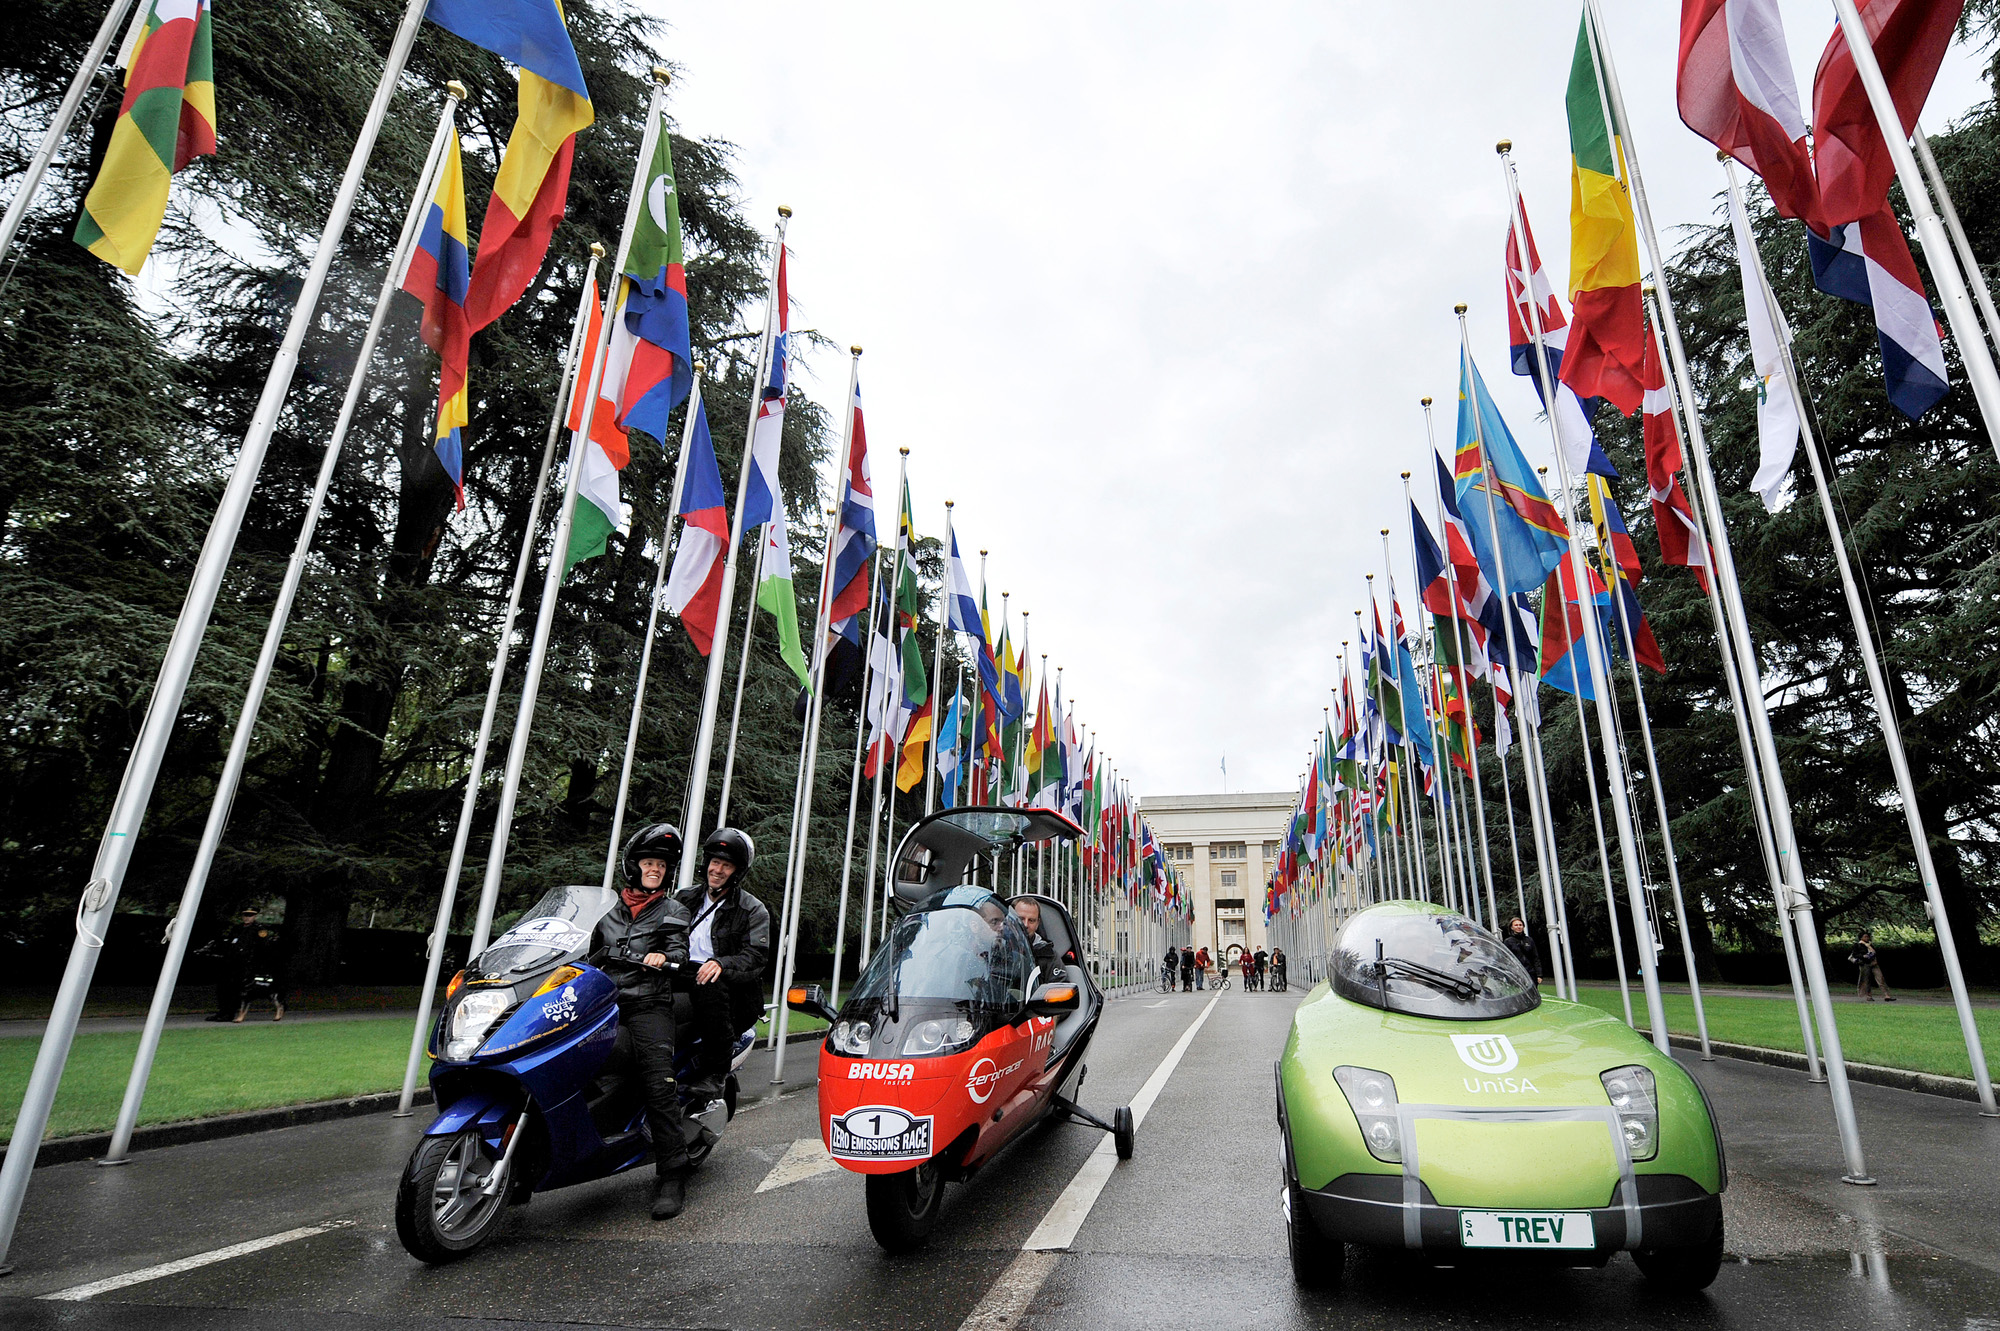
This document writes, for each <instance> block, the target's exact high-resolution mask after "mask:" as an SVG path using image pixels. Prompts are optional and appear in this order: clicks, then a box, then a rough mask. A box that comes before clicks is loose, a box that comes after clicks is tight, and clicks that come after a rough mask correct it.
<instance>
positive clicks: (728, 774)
mask: <svg viewBox="0 0 2000 1331" xmlns="http://www.w3.org/2000/svg"><path fill="white" fill-rule="evenodd" d="M753 414H754V407H753ZM744 456H745V457H746V458H747V457H749V454H747V453H746V454H744ZM773 502H774V503H775V502H776V500H775V499H774V500H773ZM764 525H765V526H766V527H768V526H770V525H771V524H770V523H768V522H767V523H765V524H764ZM768 544H770V543H769V542H768V541H765V540H763V539H761V538H760V539H759V540H758V542H757V567H756V568H755V569H753V570H751V574H750V603H749V604H748V605H747V606H745V607H744V609H743V650H742V652H741V653H739V654H738V656H737V658H736V701H735V702H734V703H732V704H730V707H729V742H728V743H726V744H724V745H723V747H722V791H721V793H720V794H719V795H718V796H717V797H716V803H715V825H716V826H717V827H721V826H722V825H723V824H725V823H727V822H728V821H729V791H730V787H731V786H732V785H733V784H734V782H735V779H736V733H737V730H738V729H739V728H740V727H741V725H742V723H743V683H744V681H745V680H747V679H748V678H749V677H750V639H751V638H753V637H755V636H756V632H757V592H758V589H759V588H761V587H762V586H763V585H764V547H765V546H766V545H768Z"/></svg>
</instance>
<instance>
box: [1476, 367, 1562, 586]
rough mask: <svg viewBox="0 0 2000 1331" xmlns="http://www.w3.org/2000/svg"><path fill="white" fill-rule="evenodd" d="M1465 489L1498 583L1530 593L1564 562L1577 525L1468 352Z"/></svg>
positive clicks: (1484, 559)
mask: <svg viewBox="0 0 2000 1331" xmlns="http://www.w3.org/2000/svg"><path fill="white" fill-rule="evenodd" d="M1468 459H1469V461H1468ZM1482 462H1483V465H1482ZM1489 473H1490V480H1491V483H1492V485H1493V486H1494V492H1493V501H1494V502H1493V503H1492V504H1491V505H1489V504H1488V503H1487V496H1486V490H1487V486H1488V482H1489ZM1457 495H1458V508H1459V513H1460V515H1461V516H1462V517H1463V518H1464V520H1465V524H1466V526H1467V528H1468V529H1470V531H1471V533H1472V545H1473V549H1474V550H1475V551H1476V552H1477V553H1478V555H1479V562H1480V565H1481V566H1482V567H1483V568H1484V569H1485V570H1486V575H1487V578H1488V579H1489V580H1490V581H1491V582H1492V583H1493V585H1494V586H1495V587H1497V588H1500V589H1501V590H1503V591H1507V592H1525V591H1530V590H1532V589H1533V588H1535V587H1538V586H1540V585H1541V583H1542V580H1543V579H1544V578H1545V577H1547V575H1548V572H1549V570H1550V569H1552V568H1554V567H1555V566H1556V565H1557V564H1558V563H1560V562H1561V560H1562V556H1563V551H1564V550H1565V549H1567V548H1568V543H1569V535H1568V533H1569V526H1568V524H1567V523H1565V522H1564V521H1563V516H1562V513H1561V512H1560V511H1559V510H1558V509H1557V508H1556V506H1555V505H1554V504H1552V503H1550V502H1549V497H1548V495H1547V494H1546V493H1545V492H1544V491H1543V490H1542V485H1541V482H1540V481H1539V480H1538V479H1536V476H1535V470H1534V468H1533V467H1530V466H1529V465H1528V460H1527V459H1526V458H1525V457H1523V456H1522V455H1521V450H1520V447H1519V446H1518V445H1517V444H1515V442H1514V436H1513V434H1512V433H1511V432H1510V431H1509V430H1508V429H1507V423H1506V422H1505V421H1504V420H1502V419H1501V418H1500V410H1499V408H1498V407H1496V406H1494V404H1493V398H1492V395H1491V394H1489V393H1488V392H1487V391H1486V381H1485V379H1484V378H1482V377H1481V376H1480V373H1479V367H1478V366H1477V365H1474V364H1473V363H1472V355H1471V353H1470V352H1468V351H1464V350H1461V351H1460V353H1459V372H1458V483H1457ZM1489 507H1490V509H1491V512H1489V511H1488V510H1489ZM1496 524H1497V529H1496ZM1503 558H1504V562H1505V565H1506V576H1505V577H1502V576H1501V563H1502V561H1503Z"/></svg>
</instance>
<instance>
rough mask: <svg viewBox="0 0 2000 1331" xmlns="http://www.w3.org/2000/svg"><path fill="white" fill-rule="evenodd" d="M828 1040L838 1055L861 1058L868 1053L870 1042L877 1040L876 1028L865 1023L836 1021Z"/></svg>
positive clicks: (828, 1034)
mask: <svg viewBox="0 0 2000 1331" xmlns="http://www.w3.org/2000/svg"><path fill="white" fill-rule="evenodd" d="M826 1038H827V1043H829V1044H831V1045H832V1046H833V1051H834V1052H835V1053H836V1054H848V1055H850V1056H853V1057H855V1058H859V1057H862V1056H863V1055H865V1054H866V1053H867V1052H868V1042H869V1041H870V1040H872V1039H874V1038H875V1027H874V1026H873V1025H871V1024H870V1023H868V1022H865V1021H836V1022H835V1023H833V1029H832V1030H831V1031H830V1032H828V1033H827V1037H826Z"/></svg>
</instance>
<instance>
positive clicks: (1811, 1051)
mask: <svg viewBox="0 0 2000 1331" xmlns="http://www.w3.org/2000/svg"><path fill="white" fill-rule="evenodd" d="M1641 293H1642V295H1643V296H1644V297H1645V298H1646V299H1647V305H1646V327H1647V332H1648V334H1649V335H1650V336H1651V337H1653V338H1655V339H1656V340H1658V341H1659V342H1660V343H1661V344H1662V345H1664V343H1665V339H1664V337H1663V336H1662V334H1661V330H1660V324H1659V310H1658V308H1657V302H1658V292H1657V291H1655V289H1654V287H1653V285H1652V284H1651V283H1647V284H1646V285H1645V286H1644V287H1643V288H1641ZM1662 359H1665V358H1664V357H1662ZM1667 396H1668V400H1669V404H1670V406H1671V407H1672V409H1673V412H1674V423H1675V424H1674V428H1675V429H1676V430H1677V431H1678V430H1679V429H1680V428H1681V426H1680V421H1681V420H1682V418H1683V417H1685V416H1686V415H1687V407H1688V404H1686V403H1684V402H1683V401H1682V400H1681V396H1680V389H1679V385H1678V383H1677V382H1676V381H1675V379H1674V378H1673V377H1672V376H1668V378H1667ZM1680 437H1683V438H1686V437H1691V436H1687V435H1683V436H1680ZM1682 468H1683V471H1684V474H1685V475H1686V477H1687V485H1688V493H1689V494H1691V495H1692V496H1693V497H1694V498H1693V502H1692V503H1691V504H1690V505H1689V507H1688V516H1689V517H1691V518H1693V519H1694V536H1695V540H1696V541H1697V542H1698V543H1699V544H1700V547H1701V549H1702V551H1703V560H1704V562H1703V565H1702V566H1703V567H1704V568H1706V569H1707V570H1708V571H1709V576H1708V578H1707V582H1708V587H1707V593H1708V611H1709V615H1710V617H1711V619H1712V620H1713V622H1714V629H1715V646H1716V650H1717V651H1718V652H1719V653H1720V654H1721V657H1722V677H1723V680H1724V681H1725V682H1726V683H1727V684H1728V686H1729V707H1730V717H1731V719H1732V720H1734V721H1735V722H1736V743H1737V746H1738V748H1740V749H1741V751H1742V754H1743V771H1744V774H1745V776H1746V778H1747V780H1746V782H1745V785H1744V788H1743V789H1744V794H1745V795H1747V796H1748V797H1749V801H1750V814H1751V821H1752V822H1753V823H1754V824H1755V825H1756V828H1757V844H1758V847H1759V848H1760V849H1761V850H1762V852H1763V855H1764V876H1765V879H1766V881H1767V882H1768V883H1769V884H1770V887H1771V906H1772V909H1773V911H1774V912H1775V913H1776V915H1777V920H1778V943H1779V946H1780V947H1781V948H1782V950H1783V951H1784V954H1785V970H1786V972H1787V974H1788V975H1789V977H1790V980H1791V985H1792V999H1793V1002H1794V1004H1795V1006H1796V1007H1797V1009H1798V1018H1799V1039H1800V1042H1801V1047H1802V1048H1803V1049H1804V1050H1805V1051H1806V1079H1807V1080H1808V1081H1815V1082H1820V1081H1825V1080H1826V1074H1825V1073H1824V1072H1822V1071H1821V1070H1820V1062H1819V1038H1818V1036H1817V1034H1816V1033H1815V1032H1814V1029H1813V1019H1812V1011H1811V1008H1810V1006H1809V1005H1808V1000H1807V997H1806V984H1805V977H1804V975H1803V974H1802V973H1801V971H1800V970H1799V954H1798V948H1797V945H1796V943H1795V942H1794V940H1793V938H1792V921H1791V916H1790V914H1789V913H1788V912H1787V911H1786V910H1785V887H1784V875H1783V874H1782V873H1780V872H1779V869H1778V852H1777V847H1776V844H1775V843H1774V842H1773V840H1772V835H1771V815H1770V807H1769V804H1768V803H1767V801H1766V799H1765V785H1764V777H1763V775H1762V773H1760V772H1759V770H1758V759H1757V746H1756V741H1755V740H1754V739H1752V738H1751V734H1750V723H1749V721H1748V719H1747V718H1748V716H1749V712H1748V710H1747V709H1746V708H1745V706H1744V703H1743V685H1742V682H1741V680H1740V678H1739V675H1738V669H1739V667H1738V665H1737V662H1736V647H1735V642H1734V640H1733V639H1732V638H1731V636H1730V631H1729V621H1728V619H1727V617H1726V616H1725V614H1724V613H1723V609H1722V592H1721V587H1722V579H1721V577H1720V575H1719V574H1718V573H1717V572H1716V569H1715V564H1716V562H1717V561H1716V557H1715V553H1714V552H1715V550H1716V545H1715V543H1714V542H1712V541H1710V540H1709V537H1708V520H1707V518H1706V517H1704V516H1703V514H1704V504H1703V500H1702V489H1701V484H1700V477H1699V475H1698V474H1697V472H1696V470H1695V468H1694V466H1693V465H1692V464H1690V463H1688V462H1687V460H1686V459H1685V458H1683V459H1682Z"/></svg>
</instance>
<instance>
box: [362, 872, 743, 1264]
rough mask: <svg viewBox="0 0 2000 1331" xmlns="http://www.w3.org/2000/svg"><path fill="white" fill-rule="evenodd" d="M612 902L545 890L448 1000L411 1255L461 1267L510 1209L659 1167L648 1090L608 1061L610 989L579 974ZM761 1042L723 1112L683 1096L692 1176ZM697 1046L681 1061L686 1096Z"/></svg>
mask: <svg viewBox="0 0 2000 1331" xmlns="http://www.w3.org/2000/svg"><path fill="white" fill-rule="evenodd" d="M615 899H616V895H615V894H614V893H613V892H611V891H610V890H609V889H608V888H601V887H558V888H552V889H550V891H549V893H548V894H547V895H546V896H544V897H543V898H542V900H541V901H540V902H538V903H537V904H536V905H535V907H534V908H533V909H532V910H530V911H528V913H527V914H525V915H523V916H522V917H521V919H520V921H519V922H518V923H517V924H516V925H515V926H514V927H513V928H512V929H510V930H508V931H507V933H505V934H504V935H502V936H501V937H500V938H499V939H497V940H495V941H494V942H493V943H492V944H491V945H490V946H489V947H488V948H487V949H486V950H485V951H484V952H481V953H480V954H479V955H478V956H477V957H474V958H473V959H472V961H471V962H470V963H469V964H468V965H467V966H466V968H465V969H464V970H462V971H460V972H459V973H458V974H457V975H456V976H454V977H453V978H452V981H451V983H450V985H449V987H448V988H447V989H446V990H445V1001H444V1006H443V1010H442V1011H441V1012H440V1013H439V1014H438V1023H437V1026H436V1028H435V1029H433V1030H432V1032H431V1042H430V1052H431V1058H432V1063H431V1077H430V1081H431V1091H432V1094H433V1095H434V1096H435V1098H436V1101H437V1106H438V1110H439V1112H438V1116H437V1118H436V1119H435V1120H434V1121H433V1122H432V1123H431V1125H430V1127H429V1128H427V1129H425V1131H424V1138H423V1140H422V1141H420V1142H418V1143H417V1147H416V1149H415V1150H414V1151H412V1152H411V1153H410V1160H409V1163H408V1164H407V1165H406V1166H404V1169H403V1179H402V1183H401V1185H400V1186H399V1187H398V1188H397V1189H396V1234H397V1236H398V1237H399V1238H401V1239H402V1241H403V1246H404V1247H405V1248H407V1249H408V1250H409V1251H410V1254H411V1255H412V1256H414V1257H417V1258H419V1259H420V1260H422V1261H426V1262H431V1263H442V1262H450V1261H455V1260H457V1259H458V1258H460V1257H463V1256H465V1255H466V1254H467V1253H470V1252H472V1251H473V1250H474V1249H476V1248H478V1247H479V1246H480V1245H481V1244H483V1243H485V1242H486V1241H487V1240H488V1239H490V1238H492V1237H493V1235H494V1234H495V1233H497V1232H498V1231H499V1229H500V1225H501V1222H502V1221H503V1220H504V1219H505V1218H506V1212H507V1207H508V1206H509V1205H510V1204H520V1203H523V1202H526V1201H527V1200H528V1198H529V1197H530V1196H531V1195H533V1194H534V1193H537V1192H548V1191H550V1190H551V1189H554V1188H566V1187H568V1186H570V1185H571V1184H573V1183H587V1182H589V1181H590V1180H592V1179H600V1178H608V1177H609V1176H611V1175H613V1174H619V1173H623V1172H624V1171H625V1170H628V1169H634V1168H637V1167H638V1166H640V1165H643V1164H645V1163H647V1162H648V1161H650V1160H651V1159H652V1158H653V1142H652V1134H651V1133H650V1131H649V1130H648V1128H647V1126H646V1107H645V1095H644V1092H643V1089H642V1088H641V1087H640V1085H639V1083H638V1079H637V1078H636V1077H635V1076H626V1075H621V1074H620V1072H619V1071H618V1070H617V1065H618V1064H622V1063H623V1062H624V1061H625V1060H623V1059H622V1058H620V1059H616V1060H614V1057H613V1055H614V1051H615V1050H616V1049H617V1045H618V990H617V986H616V985H615V984H613V983H612V981H611V978H610V977H609V976H607V975H605V974H604V972H603V971H600V970H598V969H597V968H595V967H593V966H587V965H585V964H584V962H583V957H584V955H585V954H586V953H587V952H588V951H589V949H590V939H591V932H592V930H593V929H595V928H596V925H597V921H598V919H599V918H601V917H602V916H603V914H604V913H605V912H606V911H607V910H609V909H611V903H612V902H613V901H614V900H615ZM681 1001H682V1002H685V999H683V1000H681ZM682 1029H686V1023H685V1021H684V1020H683V1022H682ZM755 1041H756V1036H755V1031H754V1030H751V1031H744V1032H743V1033H742V1034H740V1035H739V1036H738V1037H737V1039H736V1043H735V1046H734V1048H733V1049H732V1051H731V1056H730V1068H729V1077H728V1079H727V1081H726V1083H725V1085H724V1088H723V1093H722V1098H721V1099H719V1100H710V1101H707V1102H706V1103H703V1104H695V1103H692V1102H691V1101H690V1100H689V1099H688V1098H687V1096H686V1094H685V1092H684V1093H683V1095H682V1102H681V1108H682V1111H683V1112H682V1125H683V1130H684V1131H685V1132H686V1134H687V1147H688V1163H689V1167H690V1168H692V1167H694V1166H696V1165H699V1164H700V1163H701V1162H702V1161H703V1160H705V1159H707V1158H708V1155H709V1152H711V1151H713V1150H714V1149H715V1144H716V1142H717V1141H718V1140H719V1139H720V1137H721V1134H722V1129H723V1126H724V1125H725V1124H726V1123H728V1121H729V1120H730V1119H731V1118H733V1117H735V1114H736V1096H737V1078H736V1073H737V1069H739V1068H741V1067H742V1065H743V1062H744V1060H745V1059H746V1058H748V1057H749V1055H750V1047H751V1045H752V1044H754V1043H755ZM691 1043H692V1042H686V1041H684V1042H681V1044H680V1046H679V1048H678V1049H677V1051H676V1053H677V1057H676V1062H677V1064H678V1066H677V1067H676V1069H675V1076H676V1079H677V1080H678V1081H679V1082H680V1083H681V1085H682V1086H683V1087H685V1086H686V1085H688V1083H689V1082H690V1081H691V1080H692V1079H693V1075H694V1059H693V1056H692V1052H691Z"/></svg>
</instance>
